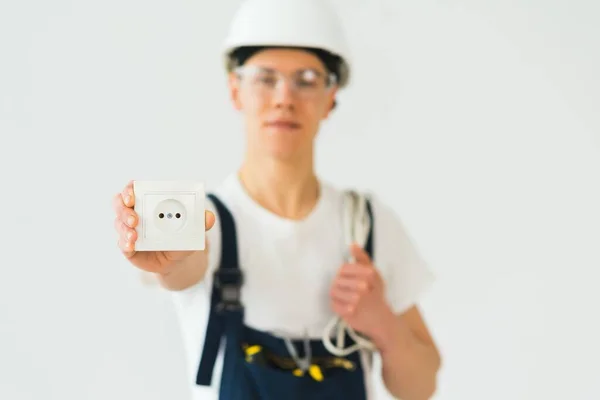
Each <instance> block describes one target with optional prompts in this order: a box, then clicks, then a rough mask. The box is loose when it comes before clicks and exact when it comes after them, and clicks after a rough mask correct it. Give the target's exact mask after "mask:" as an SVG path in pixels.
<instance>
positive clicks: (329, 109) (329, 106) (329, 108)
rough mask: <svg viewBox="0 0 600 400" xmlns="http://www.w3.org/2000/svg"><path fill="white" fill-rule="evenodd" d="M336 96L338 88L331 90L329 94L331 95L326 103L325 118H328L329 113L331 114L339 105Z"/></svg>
mask: <svg viewBox="0 0 600 400" xmlns="http://www.w3.org/2000/svg"><path fill="white" fill-rule="evenodd" d="M336 96H337V88H335V89H333V90H332V91H331V93H330V94H329V96H328V97H327V104H326V107H327V108H326V111H325V114H324V115H323V119H327V117H329V114H331V112H332V111H333V110H334V109H335V108H336V107H337V100H336Z"/></svg>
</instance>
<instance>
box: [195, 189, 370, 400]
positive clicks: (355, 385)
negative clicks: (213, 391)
mask: <svg viewBox="0 0 600 400" xmlns="http://www.w3.org/2000/svg"><path fill="white" fill-rule="evenodd" d="M208 197H209V198H210V199H211V200H212V201H213V203H214V204H215V207H216V211H217V214H218V218H219V220H220V225H221V235H222V252H221V261H220V264H219V267H218V268H217V270H216V271H215V275H214V281H213V287H212V293H211V304H210V315H209V320H208V325H207V329H206V335H205V341H204V350H203V353H202V359H201V360H200V365H199V367H198V373H197V377H196V384H197V385H201V386H210V384H211V381H212V374H213V369H214V365H215V362H216V358H217V355H218V352H219V349H220V345H221V340H222V339H223V338H224V339H225V346H224V347H225V348H224V358H223V370H222V375H221V385H220V388H219V399H220V400H330V399H331V400H333V399H341V400H366V398H367V394H366V385H365V382H364V372H363V368H362V364H361V361H360V357H359V352H354V353H353V354H351V355H349V356H347V357H345V358H344V359H343V360H344V361H346V363H345V364H344V365H346V366H348V365H351V367H349V368H335V367H333V368H323V369H321V370H320V371H322V375H321V377H322V379H320V380H319V379H315V377H314V376H311V375H310V374H308V373H304V374H294V373H293V372H292V370H291V369H290V370H286V369H284V368H281V364H277V363H273V362H269V361H268V360H272V359H274V360H280V361H281V360H293V359H292V358H291V355H290V352H289V351H288V347H286V344H285V342H284V340H283V339H282V338H280V337H277V336H274V335H272V334H270V333H268V332H263V331H258V330H256V329H252V328H250V327H248V326H246V325H245V324H244V307H243V305H242V304H241V302H240V289H241V286H242V283H243V276H242V271H241V269H240V266H239V259H238V248H237V238H236V230H235V223H234V220H233V216H232V215H231V213H230V212H229V210H228V209H227V207H226V206H225V205H224V204H223V203H222V202H221V201H220V200H219V199H218V198H217V197H216V196H215V195H214V194H209V195H208ZM367 209H368V212H369V214H370V216H371V221H373V213H372V210H371V205H370V204H369V203H367ZM365 250H366V251H367V252H368V253H369V255H370V256H371V257H372V256H373V254H372V253H373V224H371V229H370V232H369V236H368V240H367V244H366V246H365ZM273 300H274V301H277V299H273ZM292 343H293V346H294V347H295V349H296V352H297V355H298V356H299V357H304V355H305V354H304V353H305V351H304V350H305V345H306V344H307V343H306V342H305V341H302V340H292ZM309 343H310V352H311V359H314V360H318V359H324V360H325V359H326V360H330V359H336V356H334V355H333V354H331V353H329V352H328V351H327V350H326V349H325V347H324V345H323V343H322V341H321V340H320V339H317V340H315V339H312V340H309ZM345 343H346V344H348V345H353V344H354V341H353V340H352V339H351V338H350V337H349V336H348V335H346V340H345ZM244 346H246V347H244ZM248 346H254V348H258V347H260V349H263V350H261V352H263V351H264V353H265V356H263V357H258V358H256V359H254V358H250V359H249V358H248V354H247V353H246V352H245V350H244V349H245V348H246V349H247V348H248ZM267 356H268V357H267ZM337 359H338V360H340V359H341V358H339V357H337ZM348 361H349V363H348ZM288 363H289V362H288ZM330 364H331V363H330ZM341 364H342V363H340V365H341ZM292 369H293V368H292Z"/></svg>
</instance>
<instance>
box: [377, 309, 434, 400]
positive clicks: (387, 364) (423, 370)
mask: <svg viewBox="0 0 600 400" xmlns="http://www.w3.org/2000/svg"><path fill="white" fill-rule="evenodd" d="M381 326H382V331H381V333H380V335H379V337H378V338H377V339H376V341H375V344H376V346H377V347H378V349H379V353H380V354H381V359H382V371H381V373H382V377H383V381H384V383H385V386H386V388H387V390H388V391H389V392H390V394H392V395H393V396H394V397H396V398H398V399H402V400H429V399H430V398H431V397H432V396H433V394H434V393H435V390H436V381H437V372H438V370H439V368H440V356H439V354H438V351H437V349H436V348H435V346H433V345H430V344H428V343H425V342H423V341H421V340H420V339H419V338H417V337H416V335H414V333H413V332H412V331H411V330H410V328H408V327H407V326H406V324H403V323H402V321H401V320H400V319H399V318H398V317H397V316H395V315H393V314H392V315H390V317H389V319H388V321H386V322H385V323H383V324H381Z"/></svg>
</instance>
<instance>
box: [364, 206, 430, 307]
mask: <svg viewBox="0 0 600 400" xmlns="http://www.w3.org/2000/svg"><path fill="white" fill-rule="evenodd" d="M371 202H372V206H373V214H374V230H373V250H374V264H375V265H376V266H377V267H378V268H379V270H380V271H381V274H382V276H383V279H384V281H385V285H386V295H387V299H388V301H389V304H390V306H391V307H392V309H393V310H394V312H395V313H397V314H399V313H402V312H404V311H407V310H408V309H409V308H410V307H412V306H414V305H416V304H417V303H418V302H419V301H420V299H421V298H422V296H423V295H424V293H425V292H426V291H427V290H428V289H429V287H430V286H431V285H432V284H433V282H434V281H435V277H434V275H433V273H432V271H431V269H430V267H429V265H428V264H427V262H426V261H425V259H424V258H423V256H422V255H421V253H420V251H419V249H418V247H417V245H416V242H415V240H414V238H413V237H412V236H411V235H410V233H409V232H408V231H407V229H406V227H405V225H404V224H403V222H402V220H401V219H400V217H399V216H398V214H397V213H396V212H395V211H394V210H393V209H392V208H391V207H390V206H389V205H387V204H384V203H383V202H382V201H380V200H379V199H378V198H377V197H374V198H373V197H372V198H371Z"/></svg>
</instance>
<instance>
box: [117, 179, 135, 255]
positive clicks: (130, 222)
mask: <svg viewBox="0 0 600 400" xmlns="http://www.w3.org/2000/svg"><path fill="white" fill-rule="evenodd" d="M134 204H135V196H134V194H133V181H129V182H128V183H127V185H125V187H124V188H123V190H122V191H121V193H118V194H116V195H115V197H114V198H113V208H114V211H115V215H116V218H115V223H114V224H115V230H116V231H117V233H118V236H119V239H118V241H117V245H118V246H119V249H121V251H122V252H123V254H125V256H126V257H131V256H132V255H133V254H134V253H135V241H136V240H137V232H136V231H135V227H136V225H137V223H138V216H137V214H136V212H135V211H134V210H133V206H134Z"/></svg>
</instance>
